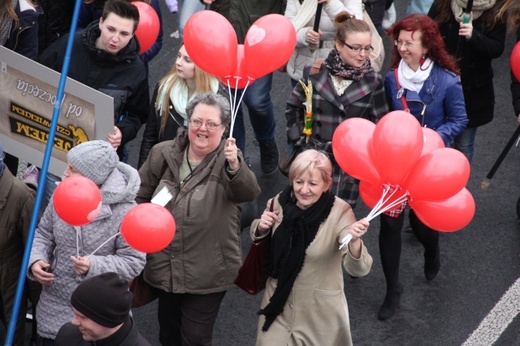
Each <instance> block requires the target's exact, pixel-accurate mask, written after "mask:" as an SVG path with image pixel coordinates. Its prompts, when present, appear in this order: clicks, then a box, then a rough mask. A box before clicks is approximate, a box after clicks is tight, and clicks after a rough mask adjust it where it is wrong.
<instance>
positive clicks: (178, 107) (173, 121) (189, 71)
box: [138, 45, 220, 167]
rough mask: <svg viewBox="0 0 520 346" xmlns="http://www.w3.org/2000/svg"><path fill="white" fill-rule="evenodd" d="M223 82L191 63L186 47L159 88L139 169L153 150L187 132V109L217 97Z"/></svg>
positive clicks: (146, 133)
mask: <svg viewBox="0 0 520 346" xmlns="http://www.w3.org/2000/svg"><path fill="white" fill-rule="evenodd" d="M219 85H220V83H219V80H218V79H217V78H216V77H214V76H212V75H210V74H208V73H206V72H204V71H202V70H201V69H200V68H199V67H197V66H196V65H195V63H194V62H193V61H192V60H191V59H190V56H189V55H188V53H187V52H186V48H185V47H184V45H181V47H180V49H179V52H178V53H177V59H176V60H175V64H174V65H173V67H172V69H171V70H170V72H168V74H167V75H166V76H164V77H163V79H162V80H161V81H160V82H159V84H158V85H157V86H156V87H155V90H154V93H153V96H152V105H151V107H150V114H149V116H148V121H147V123H146V128H145V130H144V134H143V142H142V143H141V152H140V154H139V163H138V167H141V165H142V164H143V163H144V161H146V158H147V157H148V153H149V152H150V149H152V147H153V146H154V145H155V144H157V143H159V142H162V141H166V140H170V139H174V138H175V136H176V134H177V130H178V129H179V128H186V127H187V121H188V118H187V116H186V105H187V104H188V102H189V101H190V100H191V99H193V97H194V96H195V95H197V94H200V93H203V92H213V93H216V92H218V90H219Z"/></svg>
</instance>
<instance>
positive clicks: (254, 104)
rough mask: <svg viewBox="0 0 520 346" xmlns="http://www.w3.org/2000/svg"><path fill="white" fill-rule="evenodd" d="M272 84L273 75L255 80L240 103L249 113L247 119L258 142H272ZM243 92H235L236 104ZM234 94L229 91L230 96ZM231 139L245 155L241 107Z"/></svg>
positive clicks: (274, 122) (273, 129)
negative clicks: (232, 138)
mask: <svg viewBox="0 0 520 346" xmlns="http://www.w3.org/2000/svg"><path fill="white" fill-rule="evenodd" d="M272 84H273V74H272V73H269V74H268V75H266V76H264V77H262V78H259V79H257V80H255V82H254V83H253V84H252V85H250V86H248V87H247V89H246V93H245V94H244V98H243V99H242V102H243V103H245V104H246V106H247V109H248V111H249V119H250V121H251V126H252V127H253V131H254V132H255V138H256V140H258V141H270V140H274V131H275V128H276V121H275V119H274V109H273V102H272V101H271V94H270V92H271V86H272ZM242 91H243V90H237V102H238V100H240V96H241V95H242ZM234 93H235V91H234V89H231V95H232V96H233V95H234ZM233 137H234V138H235V139H236V141H237V147H238V148H239V149H240V150H242V153H245V149H246V129H245V126H244V114H243V113H242V106H240V108H239V109H238V112H237V117H236V120H235V128H234V130H233Z"/></svg>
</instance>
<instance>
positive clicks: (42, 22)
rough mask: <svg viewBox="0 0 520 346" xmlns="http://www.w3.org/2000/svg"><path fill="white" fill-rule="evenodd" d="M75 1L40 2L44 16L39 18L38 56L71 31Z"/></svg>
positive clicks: (51, 0) (49, 0) (47, 0)
mask: <svg viewBox="0 0 520 346" xmlns="http://www.w3.org/2000/svg"><path fill="white" fill-rule="evenodd" d="M75 3H76V1H75V0H38V5H40V7H41V8H42V10H43V14H42V15H41V16H40V18H38V54H41V53H42V52H43V51H44V50H45V49H47V47H49V46H50V45H51V44H52V43H54V41H56V40H57V39H59V38H60V37H62V36H63V35H65V34H67V33H68V32H69V31H70V24H71V21H72V13H73V12H74V4H75Z"/></svg>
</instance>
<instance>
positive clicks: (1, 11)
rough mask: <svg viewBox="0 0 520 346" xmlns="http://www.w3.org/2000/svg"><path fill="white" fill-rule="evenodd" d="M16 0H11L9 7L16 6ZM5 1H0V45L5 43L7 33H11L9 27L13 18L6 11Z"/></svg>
mask: <svg viewBox="0 0 520 346" xmlns="http://www.w3.org/2000/svg"><path fill="white" fill-rule="evenodd" d="M17 2H18V0H11V7H12V8H13V9H14V8H16V3H17ZM7 6H9V5H8V4H7V2H5V1H2V2H0V46H3V45H5V43H6V42H7V39H8V38H9V34H10V33H11V27H12V25H13V18H12V17H11V15H10V14H9V12H8V11H7Z"/></svg>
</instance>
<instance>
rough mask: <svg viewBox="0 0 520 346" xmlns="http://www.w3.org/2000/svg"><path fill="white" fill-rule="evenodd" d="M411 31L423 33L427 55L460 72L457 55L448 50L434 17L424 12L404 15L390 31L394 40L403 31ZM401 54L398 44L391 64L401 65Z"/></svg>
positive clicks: (449, 68)
mask: <svg viewBox="0 0 520 346" xmlns="http://www.w3.org/2000/svg"><path fill="white" fill-rule="evenodd" d="M403 30H404V31H411V32H412V37H413V36H414V35H416V34H418V33H420V34H421V44H422V45H423V47H425V48H427V49H428V53H426V57H427V58H430V59H431V60H432V61H433V62H435V63H436V64H437V65H439V66H441V67H443V68H445V69H447V70H450V71H452V72H455V73H456V74H459V68H458V67H457V62H456V60H455V57H454V56H452V55H450V54H449V53H448V52H447V51H446V46H445V44H444V40H443V39H442V36H441V33H440V31H439V26H438V25H437V23H435V21H433V19H431V18H430V17H428V16H427V15H424V14H412V15H409V16H407V17H404V18H403V19H401V20H400V21H398V22H397V23H395V24H394V25H393V26H392V27H391V28H390V31H389V33H388V34H389V35H390V37H391V38H392V40H394V41H397V39H398V38H399V33H400V32H401V31H403ZM400 60H401V56H400V55H399V51H398V47H397V46H396V45H394V46H393V48H392V58H391V60H390V66H391V67H396V66H397V65H399V61H400Z"/></svg>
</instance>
